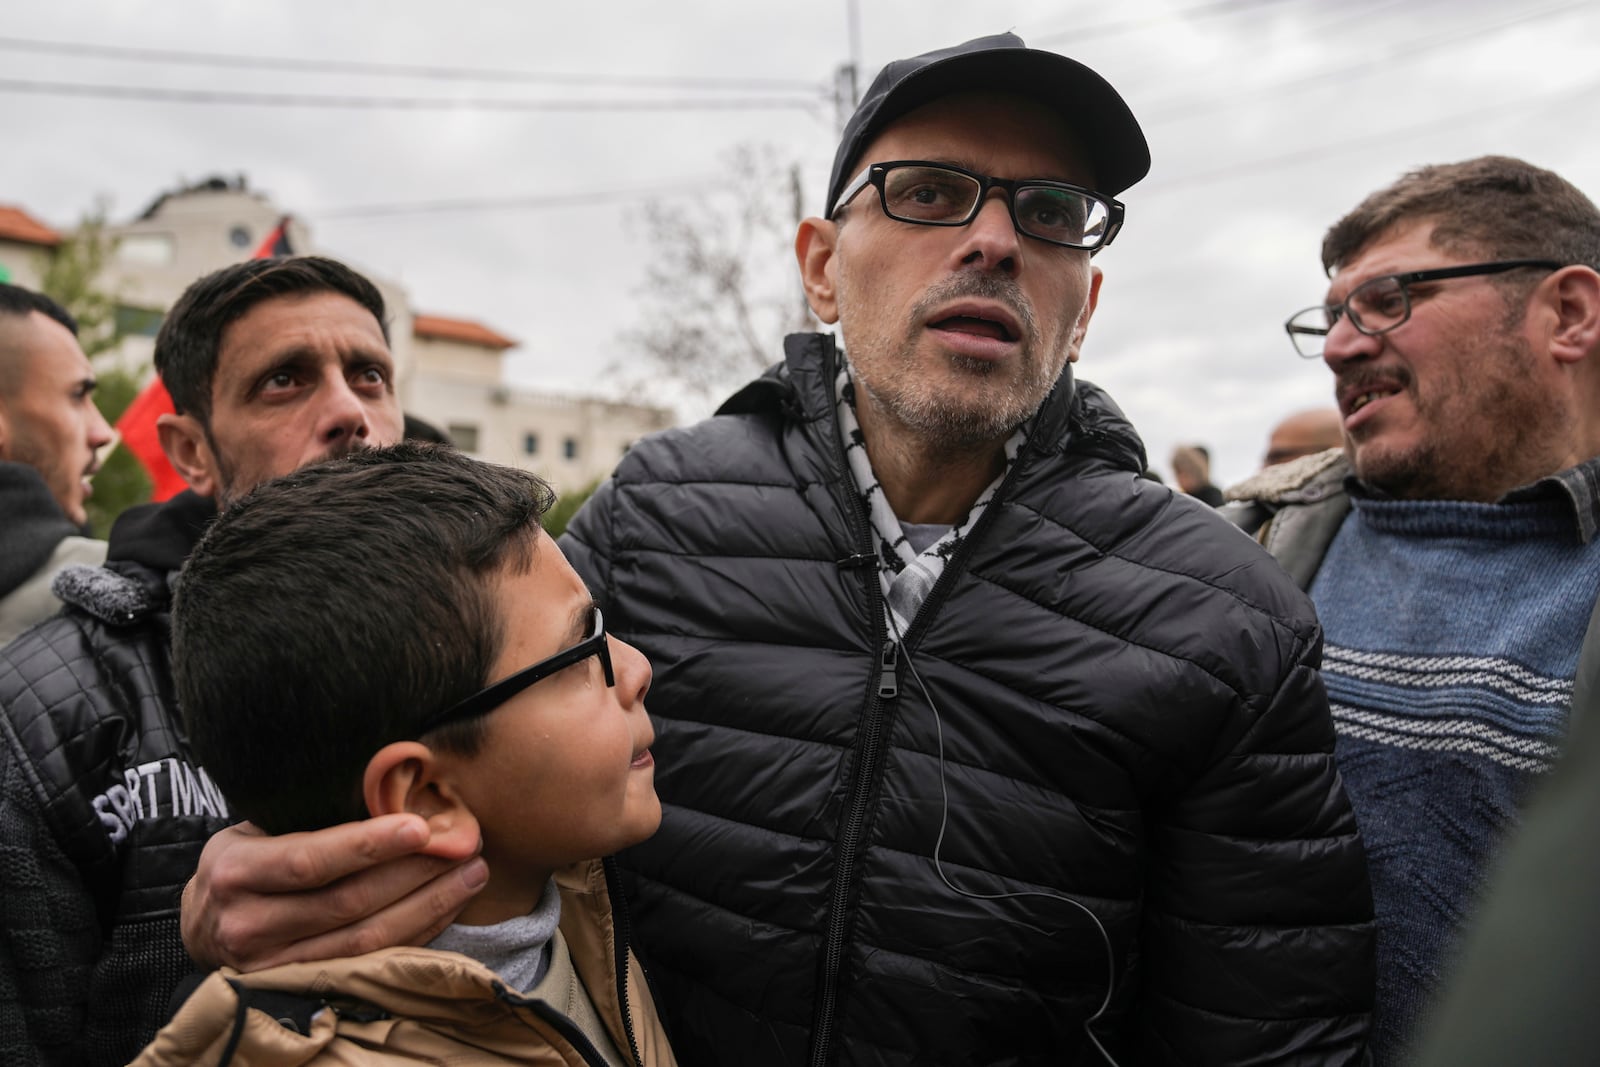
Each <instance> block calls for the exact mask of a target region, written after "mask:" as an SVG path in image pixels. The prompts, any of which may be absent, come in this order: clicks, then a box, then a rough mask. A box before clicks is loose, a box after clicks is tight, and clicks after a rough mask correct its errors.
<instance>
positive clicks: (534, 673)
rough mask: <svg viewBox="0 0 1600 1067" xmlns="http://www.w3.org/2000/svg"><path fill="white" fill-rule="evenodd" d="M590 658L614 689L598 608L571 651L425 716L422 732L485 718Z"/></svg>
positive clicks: (509, 676) (557, 655)
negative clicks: (590, 626)
mask: <svg viewBox="0 0 1600 1067" xmlns="http://www.w3.org/2000/svg"><path fill="white" fill-rule="evenodd" d="M590 656H599V657H600V667H601V669H602V670H604V671H605V674H606V686H607V687H608V688H609V687H611V686H615V685H616V684H617V676H616V673H615V672H614V671H613V670H612V669H611V644H610V642H609V641H607V640H606V623H605V618H604V617H603V616H602V615H601V614H600V609H599V607H596V608H595V609H594V631H593V632H592V633H590V634H589V636H588V637H585V638H584V639H583V640H582V641H579V642H578V643H577V644H575V645H573V646H572V647H571V648H567V649H563V650H562V651H560V652H557V653H556V654H555V655H553V656H550V657H548V658H547V659H542V660H540V661H539V662H538V663H535V664H533V666H531V667H524V668H522V670H520V671H517V672H516V673H515V674H508V675H507V676H506V677H504V678H502V679H500V680H499V681H498V682H495V683H493V684H492V685H489V686H486V687H485V688H483V689H480V690H478V691H477V692H476V693H474V694H472V695H471V696H469V697H467V698H466V699H465V700H462V701H458V702H457V703H456V704H455V705H453V706H452V707H449V708H447V709H445V710H444V711H442V712H439V713H438V714H436V715H429V716H424V718H423V720H422V732H423V733H426V732H428V731H429V730H436V729H438V728H439V727H441V726H444V725H446V724H448V723H452V722H461V721H462V720H464V719H474V718H477V717H478V716H479V715H487V714H488V713H489V712H491V711H493V710H494V709H495V708H498V707H499V706H500V705H501V704H504V703H505V702H506V701H508V700H510V699H511V698H512V697H514V696H516V695H517V694H518V693H520V692H522V691H523V690H524V689H526V688H528V687H529V686H530V685H532V684H533V683H535V682H537V681H540V680H541V679H544V678H548V677H550V676H551V675H552V674H554V673H556V672H557V671H560V670H565V669H566V668H568V667H570V666H572V665H573V664H574V663H579V662H582V661H583V660H586V659H588V658H589V657H590Z"/></svg>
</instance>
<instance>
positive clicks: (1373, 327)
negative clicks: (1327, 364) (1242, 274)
mask: <svg viewBox="0 0 1600 1067" xmlns="http://www.w3.org/2000/svg"><path fill="white" fill-rule="evenodd" d="M1564 266H1566V264H1565V263H1561V262H1558V261H1557V260H1554V259H1498V260H1495V261H1494V262H1492V263H1468V264H1466V265H1465V266H1460V267H1440V268H1438V269H1437V270H1412V271H1406V272H1405V273H1403V274H1385V275H1383V276H1382V277H1380V278H1373V279H1371V280H1370V281H1365V282H1362V283H1361V284H1360V285H1358V286H1356V287H1355V288H1354V289H1352V290H1350V295H1349V296H1347V297H1345V298H1344V303H1342V304H1328V305H1326V306H1323V307H1312V308H1306V309H1305V310H1303V311H1297V312H1295V313H1294V314H1293V315H1290V316H1289V320H1288V321H1287V322H1285V323H1284V324H1283V328H1284V329H1285V330H1288V331H1289V340H1291V341H1293V342H1294V350H1295V351H1296V352H1298V353H1300V355H1301V357H1302V358H1304V359H1316V358H1317V357H1319V356H1321V355H1322V347H1323V340H1324V339H1325V338H1326V337H1327V336H1328V334H1329V333H1331V332H1332V330H1333V327H1334V325H1335V324H1336V323H1338V321H1339V320H1340V319H1341V318H1343V317H1344V316H1346V315H1348V316H1349V317H1350V325H1352V326H1354V327H1355V328H1356V329H1358V330H1360V331H1361V332H1362V333H1364V334H1366V335H1367V336H1369V337H1376V336H1377V335H1378V334H1380V333H1388V332H1389V331H1390V330H1392V329H1394V328H1395V327H1396V326H1399V325H1400V324H1401V323H1403V322H1405V321H1406V320H1407V319H1409V318H1410V317H1411V292H1410V287H1411V286H1413V285H1420V284H1421V283H1423V282H1442V281H1447V280H1449V279H1451V278H1472V277H1476V276H1477V275H1480V274H1504V273H1505V272H1506V271H1508V270H1521V269H1523V268H1524V267H1537V268H1538V269H1540V270H1560V269H1561V268H1562V267H1564Z"/></svg>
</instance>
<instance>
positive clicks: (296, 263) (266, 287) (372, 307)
mask: <svg viewBox="0 0 1600 1067" xmlns="http://www.w3.org/2000/svg"><path fill="white" fill-rule="evenodd" d="M311 293H339V294H341V295H343V296H347V297H349V298H350V299H351V300H354V301H355V302H356V303H357V304H360V305H361V306H362V307H364V308H366V309H367V310H368V311H370V312H372V317H373V318H375V319H377V320H378V328H379V329H381V330H382V331H383V339H384V341H385V342H387V341H388V340H389V323H388V321H387V320H386V319H385V314H386V311H385V309H384V304H383V294H381V293H379V292H378V287H377V286H375V285H373V284H372V283H371V282H369V281H368V280H367V279H365V278H363V277H362V276H361V275H359V274H357V273H356V272H355V271H353V270H351V269H350V268H349V267H347V266H345V265H344V264H343V263H340V262H338V261H337V260H332V259H326V258H324V257H322V256H290V257H288V258H284V259H247V260H245V261H244V262H243V263H235V264H233V265H232V266H229V267H223V268H222V269H221V270H219V271H214V272H213V273H211V274H208V275H206V276H205V277H204V278H201V279H200V280H199V281H197V282H195V283H194V284H193V285H191V286H189V288H188V289H185V290H184V293H183V295H182V296H180V297H179V298H178V302H177V303H176V304H174V305H172V310H171V311H170V312H168V313H167V317H166V320H165V321H164V322H163V323H162V324H161V331H160V333H158V334H157V335H156V352H155V363H156V373H158V374H160V375H161V380H162V382H163V383H164V384H165V385H166V387H167V392H168V393H170V394H171V395H172V404H173V407H174V408H176V409H177V410H178V411H179V412H184V413H188V414H192V415H194V417H195V418H197V419H199V420H200V423H201V425H203V426H209V425H210V423H211V382H212V379H213V378H215V377H216V373H217V355H218V350H219V349H220V348H221V346H222V334H223V331H225V330H226V329H227V328H228V325H229V324H230V323H232V322H233V321H234V320H236V319H239V318H241V317H243V316H244V315H245V314H246V313H247V312H248V311H249V310H250V309H251V308H253V307H255V306H256V305H257V304H260V303H263V302H264V301H267V300H272V299H274V298H275V297H280V296H302V295H307V294H311Z"/></svg>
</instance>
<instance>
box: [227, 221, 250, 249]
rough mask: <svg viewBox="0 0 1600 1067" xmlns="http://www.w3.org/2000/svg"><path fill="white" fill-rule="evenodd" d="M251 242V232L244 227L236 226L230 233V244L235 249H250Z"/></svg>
mask: <svg viewBox="0 0 1600 1067" xmlns="http://www.w3.org/2000/svg"><path fill="white" fill-rule="evenodd" d="M250 242H251V236H250V231H249V230H248V229H246V228H245V227H243V226H235V227H234V228H233V229H231V230H229V231H228V243H229V244H231V245H232V246H233V247H235V248H249V247H250Z"/></svg>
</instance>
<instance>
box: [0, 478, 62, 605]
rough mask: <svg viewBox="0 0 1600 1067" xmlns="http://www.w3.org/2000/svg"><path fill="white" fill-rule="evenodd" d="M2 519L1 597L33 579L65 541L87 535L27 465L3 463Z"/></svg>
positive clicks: (0, 504)
mask: <svg viewBox="0 0 1600 1067" xmlns="http://www.w3.org/2000/svg"><path fill="white" fill-rule="evenodd" d="M0 516H4V518H3V519H0V546H3V547H4V551H0V596H5V595H6V594H8V593H10V592H11V591H12V590H13V589H15V588H16V587H17V586H19V585H21V584H22V583H23V582H25V581H27V580H28V579H29V578H30V577H32V576H33V574H34V572H36V571H37V570H38V569H39V568H40V567H42V566H44V563H45V561H46V560H47V559H49V558H50V553H52V552H54V551H55V550H56V546H57V545H59V544H60V543H61V542H62V540H63V539H64V538H67V537H71V536H73V535H74V534H80V533H82V532H83V531H82V530H80V529H78V527H76V526H74V525H73V524H72V522H71V521H69V520H68V519H67V517H66V515H64V514H62V512H61V505H59V504H57V503H56V498H55V497H54V496H52V495H51V493H50V487H49V486H47V485H45V483H44V477H43V476H42V475H41V474H40V473H39V472H38V471H37V470H35V469H34V468H32V467H30V466H28V465H27V464H25V463H7V462H0Z"/></svg>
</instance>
